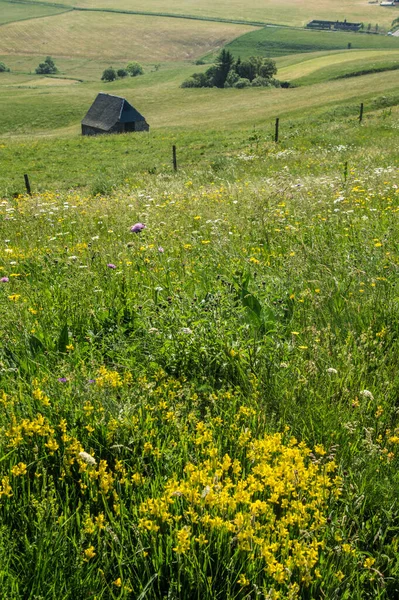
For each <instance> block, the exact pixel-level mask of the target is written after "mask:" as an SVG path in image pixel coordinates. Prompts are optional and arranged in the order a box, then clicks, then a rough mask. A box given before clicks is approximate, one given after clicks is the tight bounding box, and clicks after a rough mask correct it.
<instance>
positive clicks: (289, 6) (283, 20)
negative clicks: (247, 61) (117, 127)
mask: <svg viewBox="0 0 399 600" xmlns="http://www.w3.org/2000/svg"><path fill="white" fill-rule="evenodd" d="M31 1H32V2H35V1H36V0H31ZM39 3H40V4H41V3H43V4H46V0H40V2H39ZM49 3H51V4H53V5H54V4H57V0H55V1H54V0H49ZM59 4H62V5H68V6H74V7H81V8H85V9H98V8H100V9H111V10H121V11H124V10H125V11H134V10H136V11H145V12H153V13H156V12H158V13H163V14H178V15H187V16H194V17H211V18H222V19H225V18H228V19H239V20H244V21H254V20H255V21H260V22H263V23H274V24H282V25H294V26H303V25H306V23H308V22H309V21H311V20H312V19H327V20H332V21H335V20H342V21H343V20H344V19H347V21H355V22H364V23H366V24H368V23H371V24H372V25H373V26H374V25H375V24H376V23H379V25H380V26H384V27H388V28H389V27H390V25H391V22H392V19H393V18H395V16H398V8H397V7H391V8H384V7H380V6H379V4H377V3H375V4H374V3H368V2H363V1H359V0H321V1H320V0H318V1H315V0H310V1H308V2H304V1H303V0H284V1H283V2H282V1H281V0H246V2H245V3H243V2H242V1H241V0H218V2H211V1H210V0H195V1H194V0H170V1H169V2H167V4H165V2H164V0H135V1H134V2H133V0H112V1H111V0H71V1H70V2H66V1H64V0H62V1H61V0H60V1H59Z"/></svg>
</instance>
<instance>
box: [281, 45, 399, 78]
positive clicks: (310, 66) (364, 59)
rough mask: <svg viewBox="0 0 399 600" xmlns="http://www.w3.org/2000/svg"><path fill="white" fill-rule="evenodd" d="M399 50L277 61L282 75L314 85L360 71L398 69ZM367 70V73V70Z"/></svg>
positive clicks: (302, 56)
mask: <svg viewBox="0 0 399 600" xmlns="http://www.w3.org/2000/svg"><path fill="white" fill-rule="evenodd" d="M398 59H399V51H395V50H389V51H387V50H341V51H339V52H334V51H332V52H328V53H323V54H320V53H315V54H306V53H305V54H302V55H296V56H295V60H291V61H288V60H287V59H286V57H284V58H282V59H281V60H277V64H278V66H279V67H280V66H281V68H280V69H279V75H278V76H279V77H280V79H282V80H289V81H293V82H294V83H295V84H296V85H312V84H315V83H320V82H322V81H329V80H332V79H335V78H342V77H348V76H351V75H354V74H356V73H359V74H366V73H367V71H368V72H369V73H373V72H378V71H384V70H390V69H392V70H395V69H396V68H397V66H398V65H399V61H398ZM365 72H366V73H365Z"/></svg>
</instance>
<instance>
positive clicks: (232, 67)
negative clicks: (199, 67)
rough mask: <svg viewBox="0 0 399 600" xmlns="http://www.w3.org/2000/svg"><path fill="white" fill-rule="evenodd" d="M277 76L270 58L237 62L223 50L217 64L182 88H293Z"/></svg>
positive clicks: (254, 58) (187, 80)
mask: <svg viewBox="0 0 399 600" xmlns="http://www.w3.org/2000/svg"><path fill="white" fill-rule="evenodd" d="M275 75H277V66H276V63H275V61H274V60H272V59H270V58H263V57H261V56H251V57H250V58H248V59H246V60H241V59H240V58H238V59H237V60H235V59H234V56H233V55H232V54H231V52H230V51H229V50H222V51H221V52H220V54H219V55H218V56H217V58H216V61H215V64H213V65H212V66H211V67H209V69H207V70H206V71H205V72H203V73H194V74H193V75H191V77H189V78H188V79H186V80H185V81H183V83H182V84H181V87H183V88H203V87H209V88H210V87H218V88H226V87H235V88H244V87H249V86H253V87H291V84H290V83H289V82H287V81H279V80H278V79H276V78H275Z"/></svg>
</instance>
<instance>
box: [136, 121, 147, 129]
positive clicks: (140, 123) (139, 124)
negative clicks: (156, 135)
mask: <svg viewBox="0 0 399 600" xmlns="http://www.w3.org/2000/svg"><path fill="white" fill-rule="evenodd" d="M135 131H150V126H149V125H148V123H147V121H136V126H135Z"/></svg>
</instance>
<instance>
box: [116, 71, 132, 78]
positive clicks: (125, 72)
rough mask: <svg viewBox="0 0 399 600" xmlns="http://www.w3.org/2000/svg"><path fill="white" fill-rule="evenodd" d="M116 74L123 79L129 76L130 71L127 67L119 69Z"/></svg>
mask: <svg viewBox="0 0 399 600" xmlns="http://www.w3.org/2000/svg"><path fill="white" fill-rule="evenodd" d="M116 74H117V76H118V77H120V78H121V79H123V78H124V77H127V76H128V75H129V73H128V71H127V70H126V69H118V70H117V72H116Z"/></svg>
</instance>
